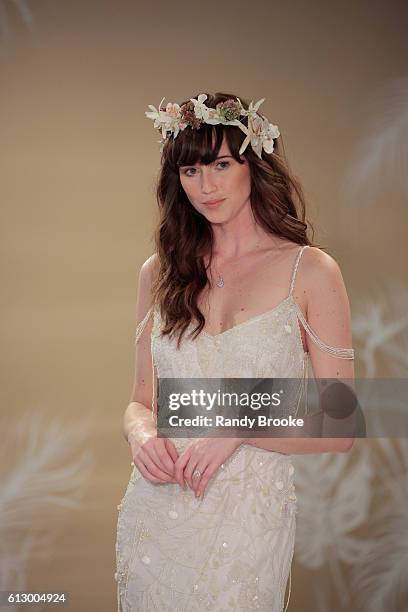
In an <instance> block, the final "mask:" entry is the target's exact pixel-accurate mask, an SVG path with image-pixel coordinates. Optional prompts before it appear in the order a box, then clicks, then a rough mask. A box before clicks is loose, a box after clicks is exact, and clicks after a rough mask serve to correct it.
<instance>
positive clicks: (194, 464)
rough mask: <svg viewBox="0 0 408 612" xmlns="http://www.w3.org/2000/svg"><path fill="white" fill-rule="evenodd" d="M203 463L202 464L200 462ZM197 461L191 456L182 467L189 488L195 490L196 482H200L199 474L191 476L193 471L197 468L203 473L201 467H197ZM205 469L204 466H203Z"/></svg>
mask: <svg viewBox="0 0 408 612" xmlns="http://www.w3.org/2000/svg"><path fill="white" fill-rule="evenodd" d="M201 465H203V464H201ZM198 466H199V463H198V461H195V460H194V459H193V458H192V457H190V461H189V462H188V464H187V466H186V467H185V468H184V478H185V479H186V480H187V482H188V484H189V486H190V488H191V489H192V490H193V491H195V490H196V487H197V484H198V483H199V482H200V478H201V476H198V475H195V476H193V474H194V472H195V471H196V470H199V471H200V472H201V473H203V468H202V467H201V468H199V467H198ZM204 469H205V466H204Z"/></svg>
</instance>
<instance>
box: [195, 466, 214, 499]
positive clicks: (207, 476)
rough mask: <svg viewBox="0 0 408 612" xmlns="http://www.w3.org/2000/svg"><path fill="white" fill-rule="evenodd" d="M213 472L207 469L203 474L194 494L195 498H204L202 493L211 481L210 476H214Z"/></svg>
mask: <svg viewBox="0 0 408 612" xmlns="http://www.w3.org/2000/svg"><path fill="white" fill-rule="evenodd" d="M214 471H215V470H214ZM214 471H213V470H211V468H207V470H206V472H205V474H203V476H202V478H201V482H200V485H199V487H198V489H197V492H196V497H204V491H205V489H206V488H207V484H208V482H209V481H210V480H211V478H212V476H213V475H214Z"/></svg>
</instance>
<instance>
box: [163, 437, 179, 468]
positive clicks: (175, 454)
mask: <svg viewBox="0 0 408 612" xmlns="http://www.w3.org/2000/svg"><path fill="white" fill-rule="evenodd" d="M164 442H165V444H166V448H167V451H168V453H169V455H170V457H171V458H172V460H173V463H175V462H176V461H177V459H178V457H179V455H178V452H177V450H176V447H175V446H174V444H173V442H172V441H171V440H169V438H165V440H164Z"/></svg>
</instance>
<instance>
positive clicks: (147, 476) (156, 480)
mask: <svg viewBox="0 0 408 612" xmlns="http://www.w3.org/2000/svg"><path fill="white" fill-rule="evenodd" d="M134 463H135V466H136V467H137V469H138V470H139V472H140V473H141V475H142V476H143V478H145V479H146V480H149V481H150V482H153V483H155V484H163V482H164V481H163V480H160V478H155V476H152V475H151V474H150V473H149V471H148V470H147V469H146V467H145V465H144V463H143V462H142V461H140V459H138V458H136V459H135V462H134Z"/></svg>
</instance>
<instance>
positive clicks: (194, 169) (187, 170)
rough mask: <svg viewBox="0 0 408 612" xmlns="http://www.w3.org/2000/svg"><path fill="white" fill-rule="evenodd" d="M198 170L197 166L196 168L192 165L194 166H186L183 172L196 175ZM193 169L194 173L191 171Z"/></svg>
mask: <svg viewBox="0 0 408 612" xmlns="http://www.w3.org/2000/svg"><path fill="white" fill-rule="evenodd" d="M196 170H197V168H194V167H192V168H184V169H183V174H184V175H185V176H194V175H195V174H196ZM191 171H192V173H191Z"/></svg>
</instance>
